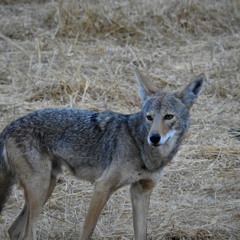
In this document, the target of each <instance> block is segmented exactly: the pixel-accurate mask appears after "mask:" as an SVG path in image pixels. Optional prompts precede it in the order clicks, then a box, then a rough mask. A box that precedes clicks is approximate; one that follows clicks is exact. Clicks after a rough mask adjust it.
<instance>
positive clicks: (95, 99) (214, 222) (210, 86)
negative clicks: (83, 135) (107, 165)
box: [0, 0, 240, 240]
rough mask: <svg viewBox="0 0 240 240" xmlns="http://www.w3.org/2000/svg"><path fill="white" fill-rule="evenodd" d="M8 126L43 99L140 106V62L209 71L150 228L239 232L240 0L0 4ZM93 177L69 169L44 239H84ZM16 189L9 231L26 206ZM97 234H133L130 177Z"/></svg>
mask: <svg viewBox="0 0 240 240" xmlns="http://www.w3.org/2000/svg"><path fill="white" fill-rule="evenodd" d="M0 16H1V18H0V113H1V115H0V128H1V129H2V128H3V127H4V126H5V125H6V124H8V123H9V122H10V121H12V120H13V119H16V118H17V117H19V116H21V115H23V114H25V113H27V112H29V111H32V110H35V109H39V108H44V107H54V106H62V107H64V106H71V107H81V108H91V109H94V110H97V111H99V110H114V111H119V112H122V113H131V112H135V111H138V110H139V104H140V102H139V99H138V97H137V89H136V84H135V82H134V80H133V75H134V71H133V67H134V66H135V65H138V66H139V68H140V69H142V71H145V73H146V74H148V76H149V77H150V78H152V79H153V81H154V82H155V83H156V84H157V85H158V86H161V87H163V88H166V89H171V90H175V89H176V88H177V87H179V86H181V85H182V84H183V83H184V82H186V81H188V80H190V79H191V78H192V77H193V76H195V75H198V74H199V73H201V72H205V73H206V74H207V76H208V82H207V83H206V85H205V87H204V92H203V93H202V94H201V96H200V97H199V100H198V103H197V104H196V105H195V106H194V108H193V111H192V118H191V119H192V125H191V130H190V132H189V137H188V139H187V140H186V142H185V144H184V146H183V147H182V149H181V151H180V152H179V154H178V155H177V157H176V159H175V160H176V161H175V162H173V163H172V164H171V165H170V166H168V167H167V168H166V171H165V174H164V176H163V179H162V181H161V183H160V184H159V185H158V187H157V188H156V189H155V191H154V194H153V196H152V200H151V205H150V212H149V239H171V240H177V239H179V240H180V239H184V240H190V239H191V240H193V239H199V240H200V239H218V240H219V239H220V240H223V239H224V240H225V239H240V148H239V141H237V140H236V138H232V136H231V135H230V134H229V132H228V131H229V129H233V133H235V135H236V136H239V131H238V129H239V124H240V122H239V120H240V114H239V112H240V104H239V98H240V78H239V76H240V74H239V73H240V35H239V32H240V24H239V23H240V2H239V1H238V0H232V1H224V0H219V1H217V0H214V1H207V0H203V1H197V0H191V1H185V0H184V1H174V0H170V1H161V0H158V1H157V0H153V1H143V0H140V1H133V0H123V1H113V0H103V1H98V0H90V1H82V0H81V1H76V0H70V1H62V0H59V1H54V0H53V1H40V0H39V1H37V0H36V1H29V0H4V1H1V5H0ZM90 197H91V186H90V185H89V184H87V183H83V182H81V181H78V180H76V179H74V178H72V177H71V176H69V175H65V176H63V177H62V178H61V179H60V180H59V184H58V186H57V187H56V189H55V191H54V193H53V195H52V197H51V199H50V201H49V202H48V203H47V204H46V206H45V208H44V210H43V213H42V214H41V219H40V220H39V227H38V235H39V239H59V240H60V239H64V240H65V239H69V240H70V239H78V237H79V236H80V232H81V227H82V224H83V220H84V217H85V214H86V209H87V206H88V203H89V200H90ZM22 204H23V200H22V193H21V191H19V189H17V188H14V191H13V194H12V196H11V198H10V199H9V201H8V204H7V205H6V208H5V210H4V212H3V214H2V215H1V216H0V239H3V240H4V239H8V237H7V234H6V231H7V228H8V227H9V226H10V224H11V222H13V219H14V218H15V217H16V215H17V213H18V212H19V211H20V208H21V207H22ZM94 239H133V228H132V218H131V204H130V199H129V194H128V188H123V189H121V190H119V191H118V192H117V193H116V194H114V195H113V197H112V198H111V199H110V201H109V202H108V204H107V206H106V207H105V209H104V212H103V214H102V215H101V218H100V220H99V223H98V226H97V228H96V231H95V234H94Z"/></svg>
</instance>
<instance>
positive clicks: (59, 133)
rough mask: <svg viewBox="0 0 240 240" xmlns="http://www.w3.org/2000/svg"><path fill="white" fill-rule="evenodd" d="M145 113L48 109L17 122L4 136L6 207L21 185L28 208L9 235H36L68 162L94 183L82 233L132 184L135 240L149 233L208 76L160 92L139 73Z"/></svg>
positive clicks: (1, 192)
mask: <svg viewBox="0 0 240 240" xmlns="http://www.w3.org/2000/svg"><path fill="white" fill-rule="evenodd" d="M136 79H137V82H138V88H139V94H140V97H141V99H142V110H141V111H140V112H137V113H133V114H129V115H124V114H121V113H115V112H93V111H90V110H81V109H71V108H48V109H43V110H38V111H35V112H32V113H30V114H28V115H26V116H24V117H21V118H19V119H18V120H16V121H13V122H12V123H11V124H10V125H8V126H7V127H6V128H5V129H4V130H3V132H2V133H1V135H0V186H1V187H0V211H1V210H2V208H3V205H4V203H5V202H6V201H7V197H8V195H9V194H10V192H11V186H12V185H13V184H15V183H18V184H19V185H20V186H21V187H22V189H23V191H24V196H25V205H24V207H23V209H22V211H21V213H20V214H19V216H18V217H17V219H16V220H15V221H14V223H13V224H12V226H11V227H10V228H9V230H8V233H9V237H10V239H12V240H13V239H14V240H16V239H17V240H22V239H27V240H31V239H36V238H37V236H36V228H37V221H38V218H39V214H40V212H41V209H42V208H43V206H44V204H45V202H46V201H47V200H48V198H49V197H50V195H51V193H52V192H53V189H54V187H55V185H56V181H57V176H58V175H59V174H60V173H61V171H62V168H63V167H66V168H67V169H69V171H70V172H72V174H73V175H75V176H76V177H78V178H80V179H82V180H86V181H89V182H91V183H92V184H93V185H94V190H93V196H92V199H91V202H90V206H89V209H88V212H87V216H86V219H85V223H84V227H83V230H82V233H81V239H82V240H86V239H90V237H91V235H92V234H93V231H94V228H95V226H96V224H97V220H98V218H99V215H100V213H101V210H102V209H103V207H104V205H105V203H106V202H107V200H108V199H109V197H110V195H111V194H112V193H113V192H114V191H116V190H117V189H119V188H121V187H123V186H126V185H129V184H130V185H131V187H130V194H131V201H132V211H133V225H134V236H135V239H138V240H142V239H146V238H147V212H148V206H149V201H150V195H151V193H152V190H153V187H154V186H155V185H156V184H157V183H158V182H159V180H160V176H161V173H162V170H163V167H164V166H165V165H166V164H168V163H169V162H170V161H171V159H172V158H173V157H174V155H175V154H176V153H177V151H178V149H179V146H180V143H181V142H182V140H183V137H184V135H185V133H186V131H187V129H188V127H189V109H190V107H191V106H192V104H193V103H194V100H195V99H196V98H197V96H198V94H199V92H200V90H201V88H202V86H203V83H204V81H205V75H204V74H201V75H199V76H198V77H197V78H196V79H195V80H194V81H192V82H191V83H190V84H189V85H187V86H186V87H185V88H184V89H183V90H182V91H178V92H174V93H169V92H163V91H159V90H158V89H157V88H156V87H155V86H153V85H152V84H151V83H150V82H149V81H148V80H147V79H146V77H145V76H144V75H142V73H140V72H139V70H136Z"/></svg>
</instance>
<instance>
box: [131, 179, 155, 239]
mask: <svg viewBox="0 0 240 240" xmlns="http://www.w3.org/2000/svg"><path fill="white" fill-rule="evenodd" d="M154 185H155V183H154V182H153V181H152V180H150V179H149V180H140V181H139V182H136V183H133V184H132V185H131V188H130V193H131V200H132V209H133V226H134V236H135V239H136V240H146V239H147V215H148V207H149V202H150V196H151V193H152V190H153V187H154Z"/></svg>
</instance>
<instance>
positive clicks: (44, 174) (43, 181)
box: [8, 159, 56, 240]
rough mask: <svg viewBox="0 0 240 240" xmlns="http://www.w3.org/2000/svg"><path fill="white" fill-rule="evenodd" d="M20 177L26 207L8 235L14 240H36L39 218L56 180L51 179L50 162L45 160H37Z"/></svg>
mask: <svg viewBox="0 0 240 240" xmlns="http://www.w3.org/2000/svg"><path fill="white" fill-rule="evenodd" d="M34 164H35V165H36V166H35V165H34ZM19 175H20V182H21V186H22V187H23V189H24V196H25V205H24V208H23V210H22V211H21V213H20V214H19V216H18V217H17V219H16V220H15V222H14V223H13V224H12V226H11V227H10V228H9V231H8V233H9V236H10V239H12V240H23V239H24V240H32V239H36V227H37V221H38V217H39V214H40V212H41V210H42V207H43V205H44V203H45V202H46V200H47V198H48V197H49V196H50V195H51V193H52V191H53V189H54V186H55V183H56V178H55V177H53V178H51V165H50V161H46V160H43V159H38V160H35V161H34V163H33V166H31V168H29V169H27V171H26V168H24V172H21V173H20V174H19Z"/></svg>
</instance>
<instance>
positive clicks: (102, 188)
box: [81, 181, 114, 240]
mask: <svg viewBox="0 0 240 240" xmlns="http://www.w3.org/2000/svg"><path fill="white" fill-rule="evenodd" d="M113 192H114V188H113V187H112V186H111V182H104V181H102V182H101V181H99V182H97V183H96V184H95V186H94V191H93V196H92V199H91V202H90V205H89V208H88V212H87V216H86V219H85V222H84V226H83V232H82V236H81V240H89V239H90V237H91V236H92V234H93V231H94V229H95V226H96V224H97V221H98V218H99V215H100V213H101V211H102V209H103V207H104V206H105V204H106V202H107V200H108V199H109V197H110V195H111V194H112V193H113Z"/></svg>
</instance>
